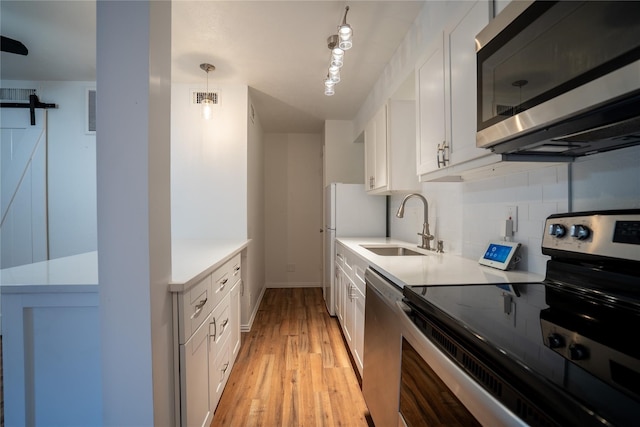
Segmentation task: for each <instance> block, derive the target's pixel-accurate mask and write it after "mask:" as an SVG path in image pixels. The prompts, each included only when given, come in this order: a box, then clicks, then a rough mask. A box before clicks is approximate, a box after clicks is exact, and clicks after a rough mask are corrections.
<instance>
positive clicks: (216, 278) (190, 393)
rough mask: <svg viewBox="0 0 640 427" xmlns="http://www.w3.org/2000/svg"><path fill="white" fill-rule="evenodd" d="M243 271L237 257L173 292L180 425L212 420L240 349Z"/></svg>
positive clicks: (193, 426) (201, 426)
mask: <svg viewBox="0 0 640 427" xmlns="http://www.w3.org/2000/svg"><path fill="white" fill-rule="evenodd" d="M240 267H241V266H240V254H238V255H236V256H235V257H233V258H232V259H231V260H229V261H228V262H226V263H225V264H223V265H222V266H221V267H219V268H217V269H215V270H214V271H213V272H211V273H210V274H208V275H207V276H206V277H205V278H204V279H202V280H201V281H200V282H198V283H197V284H195V285H194V286H192V287H190V288H189V289H187V290H185V291H183V292H177V293H176V294H174V299H173V301H174V337H175V341H176V348H177V349H178V350H177V363H176V367H175V375H174V376H175V378H176V384H177V387H176V425H179V426H182V427H207V426H209V424H210V423H211V421H212V419H213V414H214V412H215V409H216V407H217V406H218V402H219V401H220V397H221V396H222V391H223V390H224V386H225V385H226V383H227V380H228V379H229V374H230V373H231V369H232V368H233V363H234V361H235V358H236V356H237V355H238V352H239V349H240V338H241V334H240V291H241V287H242V281H241V279H240V277H241V274H240V271H241V268H240ZM205 311H208V312H205ZM191 331H193V333H191Z"/></svg>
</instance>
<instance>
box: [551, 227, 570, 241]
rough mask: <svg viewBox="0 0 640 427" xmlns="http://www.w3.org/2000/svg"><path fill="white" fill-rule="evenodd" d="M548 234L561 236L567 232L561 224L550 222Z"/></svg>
mask: <svg viewBox="0 0 640 427" xmlns="http://www.w3.org/2000/svg"><path fill="white" fill-rule="evenodd" d="M549 234H551V235H552V236H556V237H558V238H562V237H564V235H565V234H567V229H566V228H565V227H564V225H562V224H551V225H550V226H549Z"/></svg>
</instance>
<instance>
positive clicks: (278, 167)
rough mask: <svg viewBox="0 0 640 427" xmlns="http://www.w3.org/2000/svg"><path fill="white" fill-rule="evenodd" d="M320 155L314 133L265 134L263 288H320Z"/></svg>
mask: <svg viewBox="0 0 640 427" xmlns="http://www.w3.org/2000/svg"><path fill="white" fill-rule="evenodd" d="M321 153H322V138H321V136H320V135H318V134H266V135H265V200H266V203H265V204H266V206H265V215H266V222H265V227H266V247H265V251H266V255H265V256H266V260H265V262H266V273H265V274H266V281H267V287H292V286H321V281H322V236H323V235H322V234H321V233H320V230H321V229H322V212H323V211H322V197H323V190H322V188H323V185H322V183H323V181H322V159H321ZM292 270H293V271H292Z"/></svg>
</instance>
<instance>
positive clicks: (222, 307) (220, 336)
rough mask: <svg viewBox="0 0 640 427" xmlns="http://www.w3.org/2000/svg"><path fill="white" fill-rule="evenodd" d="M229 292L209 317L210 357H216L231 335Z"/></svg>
mask: <svg viewBox="0 0 640 427" xmlns="http://www.w3.org/2000/svg"><path fill="white" fill-rule="evenodd" d="M229 298H230V297H229V294H227V295H226V296H225V297H224V299H223V300H222V302H221V303H220V304H218V306H217V307H216V308H215V309H214V310H213V313H211V317H210V318H209V342H210V346H209V352H210V353H211V356H210V357H213V358H215V357H216V356H217V355H218V354H219V353H220V351H221V349H222V346H223V345H225V343H226V341H227V338H228V337H229V335H231V318H230V317H229V315H230V311H229Z"/></svg>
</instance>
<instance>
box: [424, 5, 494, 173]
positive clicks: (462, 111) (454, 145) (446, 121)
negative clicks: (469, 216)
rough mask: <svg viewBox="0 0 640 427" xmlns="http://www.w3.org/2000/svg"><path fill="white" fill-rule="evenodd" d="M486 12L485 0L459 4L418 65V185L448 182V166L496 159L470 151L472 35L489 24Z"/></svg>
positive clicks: (472, 126)
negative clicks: (431, 182) (484, 159)
mask: <svg viewBox="0 0 640 427" xmlns="http://www.w3.org/2000/svg"><path fill="white" fill-rule="evenodd" d="M490 10H491V8H490V3H489V2H488V1H487V0H480V1H476V2H473V3H471V2H469V3H467V2H462V3H460V6H459V8H458V10H457V13H456V14H455V18H454V19H453V20H452V23H451V24H450V25H448V26H447V27H445V30H444V32H443V33H442V34H441V35H440V36H439V37H438V38H436V39H435V40H434V42H433V43H432V45H431V46H430V48H429V49H427V51H426V52H425V55H424V57H423V58H424V59H423V61H421V62H419V63H418V66H417V68H416V86H417V88H416V92H417V96H418V107H417V120H418V126H417V132H418V138H417V173H418V175H419V176H420V180H421V181H430V180H434V179H442V178H445V179H446V178H451V177H450V176H449V172H454V170H452V168H451V167H452V166H454V165H459V164H462V163H465V162H468V161H470V160H474V159H478V158H481V157H487V156H491V157H494V158H495V159H499V157H498V156H495V155H493V154H491V153H490V152H489V151H488V150H483V149H479V148H476V81H477V79H476V50H475V36H476V34H478V33H479V32H480V31H481V30H482V29H483V28H484V27H485V26H486V25H487V24H488V23H489V17H490ZM490 161H496V160H490ZM455 172H457V169H456V170H455ZM453 178H454V179H455V177H453Z"/></svg>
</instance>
